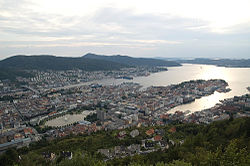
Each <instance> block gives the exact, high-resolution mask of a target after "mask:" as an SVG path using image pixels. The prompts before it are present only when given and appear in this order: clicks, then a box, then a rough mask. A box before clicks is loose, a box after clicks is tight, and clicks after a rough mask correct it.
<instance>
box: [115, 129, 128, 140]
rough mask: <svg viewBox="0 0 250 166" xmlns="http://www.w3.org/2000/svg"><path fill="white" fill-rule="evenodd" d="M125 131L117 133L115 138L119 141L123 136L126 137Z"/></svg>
mask: <svg viewBox="0 0 250 166" xmlns="http://www.w3.org/2000/svg"><path fill="white" fill-rule="evenodd" d="M126 134H127V133H126V131H120V132H119V133H118V135H117V137H118V138H119V139H123V138H124V137H125V136H126Z"/></svg>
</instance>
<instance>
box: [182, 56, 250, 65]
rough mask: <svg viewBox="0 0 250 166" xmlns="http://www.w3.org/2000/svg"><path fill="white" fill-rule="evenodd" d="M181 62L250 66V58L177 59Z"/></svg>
mask: <svg viewBox="0 0 250 166" xmlns="http://www.w3.org/2000/svg"><path fill="white" fill-rule="evenodd" d="M177 62H179V63H191V64H206V65H216V66H224V67H250V59H209V58H196V59H193V60H177Z"/></svg>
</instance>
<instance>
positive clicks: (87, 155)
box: [0, 117, 250, 166]
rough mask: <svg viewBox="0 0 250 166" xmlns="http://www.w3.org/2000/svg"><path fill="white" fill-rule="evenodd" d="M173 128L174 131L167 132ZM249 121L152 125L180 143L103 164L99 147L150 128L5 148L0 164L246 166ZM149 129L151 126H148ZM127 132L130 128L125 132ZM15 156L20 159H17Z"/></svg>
mask: <svg viewBox="0 0 250 166" xmlns="http://www.w3.org/2000/svg"><path fill="white" fill-rule="evenodd" d="M173 126H175V127H176V132H174V133H173V132H169V129H170V128H172V127H173ZM249 127H250V118H249V117H248V118H239V119H229V120H224V121H217V122H213V123H212V124H209V125H197V124H179V123H176V124H170V125H166V126H154V128H155V129H156V128H158V129H159V128H161V129H164V130H165V131H166V133H165V137H168V138H169V139H173V140H184V143H183V144H181V145H180V144H176V145H175V146H172V147H170V148H169V149H166V150H164V151H157V152H152V153H148V154H145V155H135V156H131V157H125V158H116V159H113V160H108V161H106V162H105V161H104V160H103V156H102V155H100V154H99V153H97V150H98V149H100V148H112V147H114V146H117V145H125V146H126V145H130V144H133V143H138V142H140V141H141V140H142V139H144V138H145V137H147V136H146V135H145V131H146V130H147V129H149V128H150V127H147V128H146V127H141V128H139V129H138V130H139V131H140V135H139V136H138V137H135V138H131V137H125V138H124V139H123V140H119V139H117V137H116V134H117V133H118V132H119V131H118V130H114V131H107V132H105V131H100V132H97V133H95V134H92V135H78V136H73V135H72V136H69V137H66V138H62V139H56V140H53V141H46V140H41V141H40V142H38V143H36V144H33V145H31V146H30V147H29V148H22V149H18V150H16V149H9V150H8V151H7V152H6V153H4V154H3V155H1V156H0V163H1V165H21V166H22V165H25V166H27V165H30V166H32V165H59V166H61V165H75V166H78V165H79V166H80V165H131V166H139V165H157V166H163V165H166V166H185V165H187V166H189V165H211V166H223V165H225V166H235V165H240V166H247V165H250V153H249V152H250V130H249ZM151 128H152V127H151ZM126 130H127V131H131V130H132V129H126ZM61 151H72V152H73V158H72V159H71V160H70V159H65V158H63V157H61V156H60V155H59V154H60V152H61ZM43 152H53V153H55V154H56V156H57V157H56V158H55V159H54V160H53V161H50V160H46V159H44V157H43V155H42V153H43ZM19 155H20V157H21V159H20V158H19Z"/></svg>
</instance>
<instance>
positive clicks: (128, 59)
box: [83, 53, 181, 67]
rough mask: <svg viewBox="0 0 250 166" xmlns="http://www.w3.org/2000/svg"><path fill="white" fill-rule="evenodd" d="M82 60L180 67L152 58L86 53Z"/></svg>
mask: <svg viewBox="0 0 250 166" xmlns="http://www.w3.org/2000/svg"><path fill="white" fill-rule="evenodd" d="M83 58H88V59H96V60H106V61H111V62H116V63H120V64H124V65H129V66H151V67H153V66H167V67H170V66H181V65H180V64H179V63H177V62H174V61H166V60H160V59H152V58H132V57H129V56H121V55H113V56H104V55H96V54H92V53H88V54H86V55H84V56H83Z"/></svg>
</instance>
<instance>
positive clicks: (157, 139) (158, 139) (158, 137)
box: [153, 135, 162, 141]
mask: <svg viewBox="0 0 250 166" xmlns="http://www.w3.org/2000/svg"><path fill="white" fill-rule="evenodd" d="M160 140H162V136H160V135H156V136H154V138H153V141H160Z"/></svg>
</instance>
